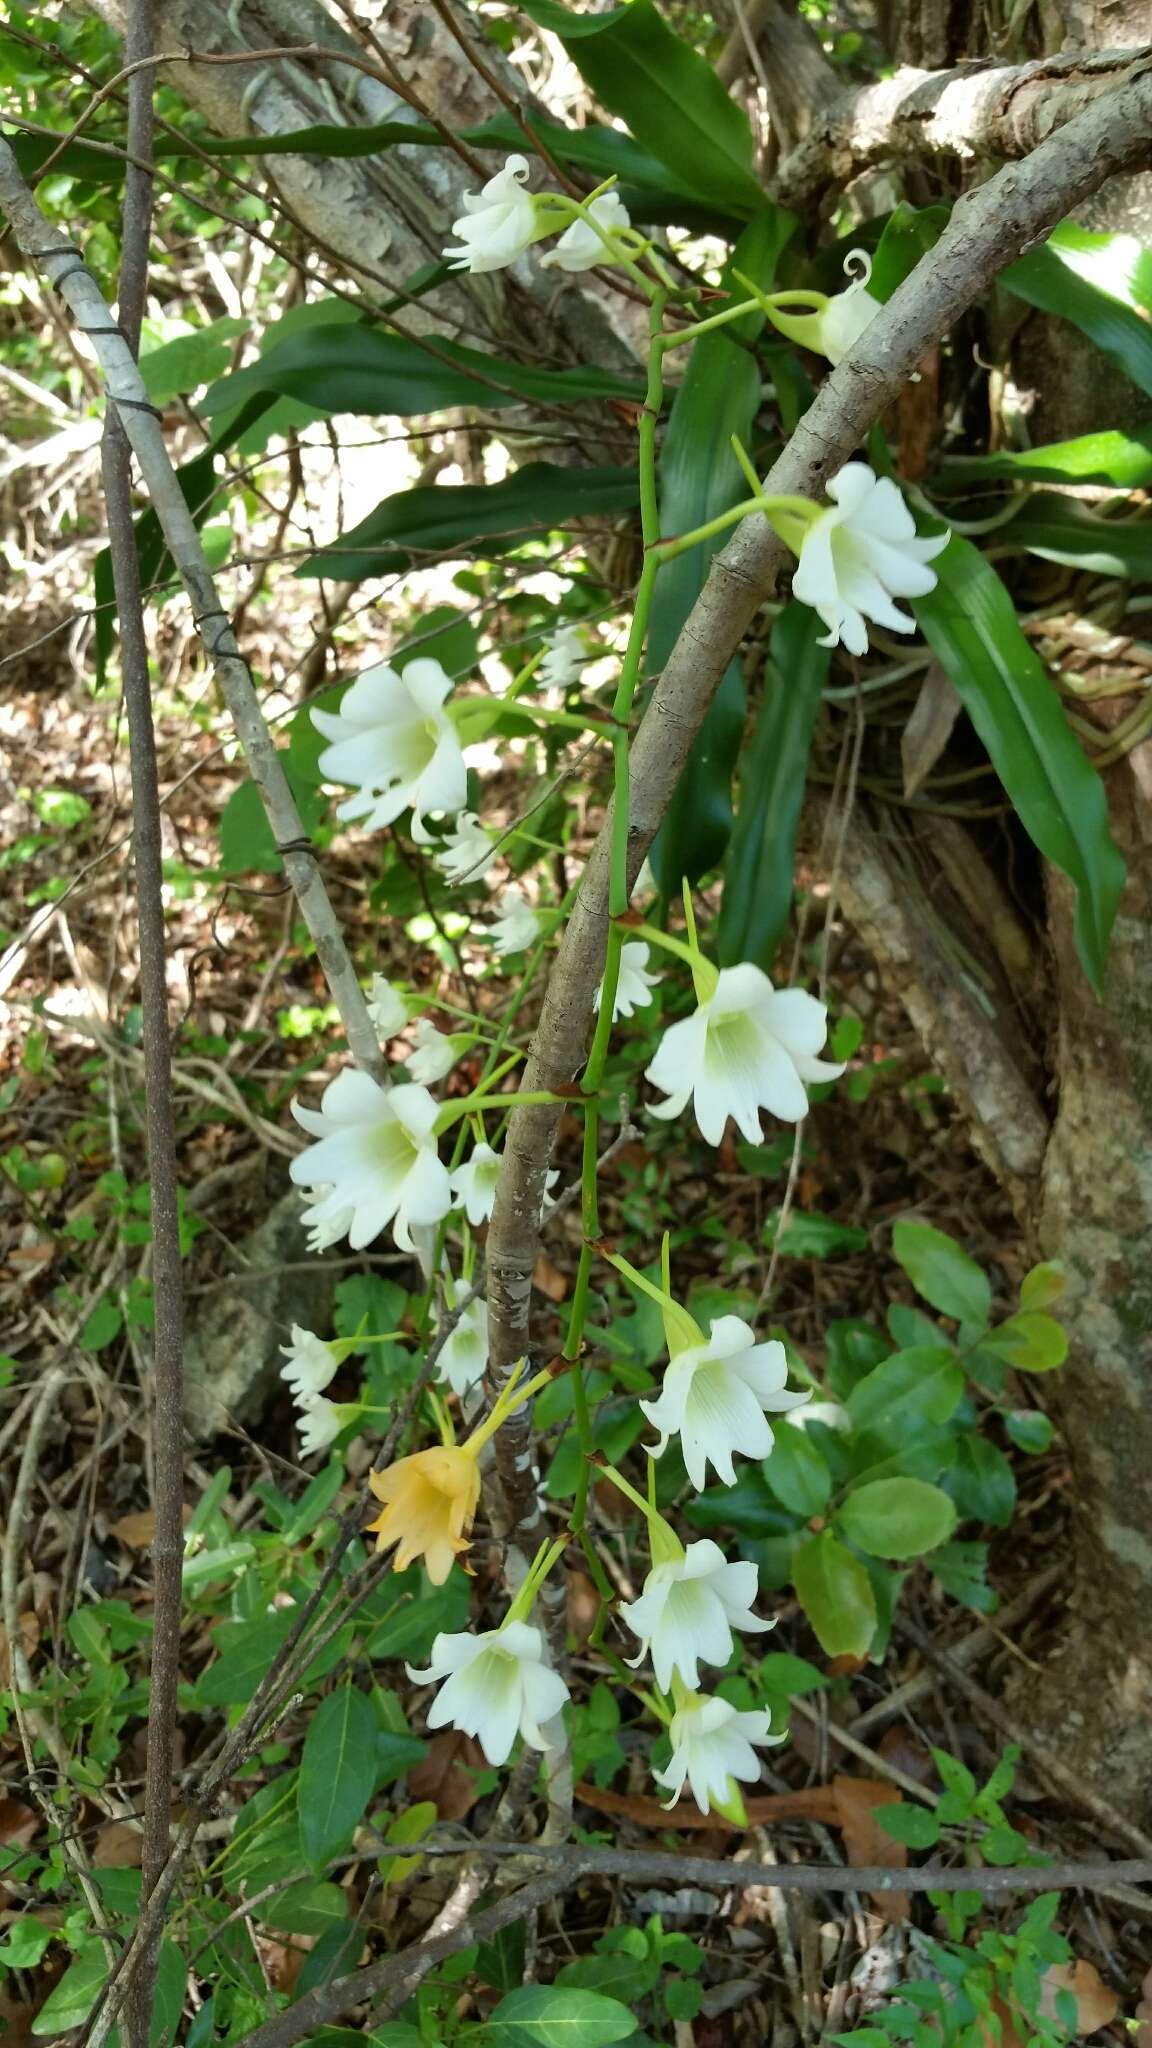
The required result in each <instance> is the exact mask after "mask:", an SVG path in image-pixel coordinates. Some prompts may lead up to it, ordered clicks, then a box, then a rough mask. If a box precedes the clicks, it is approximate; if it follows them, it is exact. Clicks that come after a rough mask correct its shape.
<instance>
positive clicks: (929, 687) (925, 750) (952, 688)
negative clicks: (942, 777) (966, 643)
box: [900, 661, 961, 801]
mask: <svg viewBox="0 0 1152 2048" xmlns="http://www.w3.org/2000/svg"><path fill="white" fill-rule="evenodd" d="M960 711H961V704H960V698H959V696H958V695H957V691H956V685H955V684H954V683H953V681H952V679H951V677H950V676H948V675H947V674H946V673H945V671H944V670H943V669H942V668H941V666H940V664H939V662H937V661H933V662H931V663H930V664H929V666H928V669H927V672H926V674H925V677H924V681H923V682H922V683H921V685H920V694H919V696H918V697H917V699H916V702H915V704H914V705H913V707H912V715H911V717H910V718H909V720H908V723H907V725H906V726H905V727H904V731H903V732H902V734H901V735H900V760H901V764H902V766H903V769H904V797H905V800H906V801H907V799H908V798H909V797H913V796H915V794H916V791H917V790H918V789H919V787H920V785H921V783H922V782H923V781H924V779H925V777H926V776H928V775H930V774H931V773H932V770H933V768H934V767H935V766H936V763H937V761H938V760H939V759H940V756H941V754H942V753H943V752H944V749H945V747H946V746H947V745H948V741H949V739H950V738H951V736H952V728H953V726H954V725H955V723H956V720H957V719H958V718H959V716H960Z"/></svg>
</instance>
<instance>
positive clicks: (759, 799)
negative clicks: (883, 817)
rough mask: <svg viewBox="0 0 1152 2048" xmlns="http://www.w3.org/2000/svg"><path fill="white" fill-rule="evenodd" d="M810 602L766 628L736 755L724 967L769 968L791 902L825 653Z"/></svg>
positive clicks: (721, 944) (788, 609) (722, 931)
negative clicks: (750, 964) (743, 739)
mask: <svg viewBox="0 0 1152 2048" xmlns="http://www.w3.org/2000/svg"><path fill="white" fill-rule="evenodd" d="M821 631H822V624H821V621H820V619H819V618H818V617H817V615H816V613H815V612H814V611H813V610H812V608H811V606H809V605H806V604H788V605H785V607H784V610H783V611H782V612H781V613H780V616H779V618H778V619H777V620H776V623H775V625H774V626H773V628H772V637H771V640H770V641H769V644H768V660H767V663H766V665H765V670H764V695H763V698H762V700H761V704H760V711H759V715H758V717H757V720H756V730H755V732H754V733H753V736H752V740H751V744H750V745H749V746H747V747H746V748H745V749H744V750H743V752H742V755H741V769H740V808H739V811H738V813H737V816H736V824H735V826H734V828H733V832H732V844H731V846H730V847H729V850H728V858H727V860H726V861H725V863H724V895H723V899H722V902H721V906H720V923H719V928H718V936H717V946H718V951H719V957H720V964H721V966H722V967H731V966H734V965H735V964H736V962H738V961H740V960H752V961H754V962H755V964H756V966H757V967H762V968H764V970H765V972H767V971H768V970H769V969H770V968H771V965H772V961H773V958H774V956H775V953H776V948H777V946H778V945H779V943H780V939H781V936H782V934H783V932H784V930H785V927H786V925H787V923H788V918H789V915H790V913H791V909H792V882H793V870H794V867H795V858H796V827H797V824H798V822H799V818H800V806H801V803H802V802H803V798H804V785H805V780H806V777H807V770H808V749H809V746H810V744H811V740H812V731H813V727H814V726H815V723H816V718H817V714H818V713H819V710H820V697H821V692H822V691H823V688H824V684H825V681H826V679H827V675H828V663H829V661H830V660H831V653H830V650H829V649H828V648H827V647H818V646H817V645H816V640H817V635H818V634H819V633H820V632H821Z"/></svg>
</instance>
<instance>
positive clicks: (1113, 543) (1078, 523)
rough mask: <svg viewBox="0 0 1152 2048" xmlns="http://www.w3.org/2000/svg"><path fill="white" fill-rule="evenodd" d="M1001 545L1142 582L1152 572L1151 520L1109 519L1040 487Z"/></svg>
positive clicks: (1049, 559)
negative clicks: (1041, 489)
mask: <svg viewBox="0 0 1152 2048" xmlns="http://www.w3.org/2000/svg"><path fill="white" fill-rule="evenodd" d="M1001 544H1002V546H1004V547H1005V548H1010V549H1013V550H1022V551H1024V552H1026V553H1028V554H1030V555H1040V556H1041V557H1042V558H1043V560H1045V561H1047V562H1066V563H1067V564H1068V565H1069V567H1070V568H1073V569H1092V570H1094V571H1095V572H1096V573H1097V574H1098V575H1101V576H1124V577H1129V578H1131V579H1133V580H1138V581H1141V582H1146V581H1147V580H1148V578H1149V576H1152V524H1150V523H1149V521H1148V520H1147V519H1139V518H1136V519H1112V518H1104V517H1102V516H1101V514H1100V513H1099V512H1094V511H1093V510H1092V508H1091V506H1090V505H1083V504H1081V503H1080V502H1079V500H1077V499H1075V498H1063V497H1061V496H1060V495H1059V494H1058V492H1056V491H1037V492H1035V493H1034V495H1033V496H1032V497H1030V498H1028V499H1027V500H1026V502H1025V503H1024V504H1023V505H1022V506H1021V508H1020V510H1019V512H1018V513H1017V514H1016V516H1015V518H1014V519H1013V520H1012V521H1011V522H1010V523H1009V524H1008V525H1007V526H1005V527H1004V529H1003V532H1002V535H1001Z"/></svg>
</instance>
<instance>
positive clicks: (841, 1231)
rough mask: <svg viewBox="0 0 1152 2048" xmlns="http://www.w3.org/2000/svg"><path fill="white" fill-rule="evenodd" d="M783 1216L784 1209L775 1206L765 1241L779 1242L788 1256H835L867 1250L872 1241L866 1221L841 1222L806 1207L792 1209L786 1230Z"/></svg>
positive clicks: (766, 1229)
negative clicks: (782, 1226)
mask: <svg viewBox="0 0 1152 2048" xmlns="http://www.w3.org/2000/svg"><path fill="white" fill-rule="evenodd" d="M780 1219H781V1211H780V1210H779V1209H775V1210H773V1212H772V1214H771V1215H770V1216H769V1218H768V1220H767V1222H766V1223H765V1225H764V1242H765V1244H767V1245H775V1244H777V1243H778V1244H779V1246H780V1250H781V1253H782V1254H783V1256H784V1257H785V1258H789V1259H832V1258H836V1257H838V1256H842V1255H845V1254H851V1253H852V1252H862V1251H866V1250H867V1248H868V1246H869V1244H870V1243H871V1237H870V1234H869V1232H868V1231H867V1230H865V1229H864V1228H863V1227H862V1225H860V1224H858V1223H841V1222H839V1221H838V1219H837V1218H836V1217H835V1216H821V1215H819V1214H818V1213H816V1214H812V1215H809V1214H806V1213H805V1211H804V1210H803V1209H790V1210H789V1212H788V1219H787V1221H786V1223H785V1225H784V1228H783V1230H782V1231H780V1229H779V1226H780ZM778 1231H779V1236H777V1232H778Z"/></svg>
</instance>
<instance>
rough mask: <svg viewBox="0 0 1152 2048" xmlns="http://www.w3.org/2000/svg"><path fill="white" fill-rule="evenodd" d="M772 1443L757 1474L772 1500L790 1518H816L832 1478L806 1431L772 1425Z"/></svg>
mask: <svg viewBox="0 0 1152 2048" xmlns="http://www.w3.org/2000/svg"><path fill="white" fill-rule="evenodd" d="M772 1434H773V1437H774V1439H775V1441H774V1443H773V1445H772V1449H771V1451H770V1453H769V1455H768V1456H767V1457H766V1458H765V1460H764V1462H763V1465H762V1466H761V1470H762V1472H763V1474H764V1477H765V1479H766V1480H767V1481H768V1484H769V1486H770V1487H771V1489H772V1492H773V1493H774V1494H775V1495H776V1498H777V1499H778V1500H780V1501H782V1502H783V1504H784V1506H785V1507H786V1508H791V1510H792V1512H793V1514H796V1515H803V1516H804V1519H805V1520H806V1521H807V1519H808V1518H809V1516H811V1515H818V1514H820V1513H821V1511H822V1510H823V1509H824V1508H825V1507H826V1506H827V1504H828V1500H829V1498H830V1496H831V1493H832V1474H831V1472H830V1471H829V1470H828V1467H827V1465H826V1463H825V1461H824V1459H823V1458H822V1457H821V1455H820V1453H819V1451H818V1450H817V1448H816V1445H815V1444H814V1443H813V1441H812V1439H811V1437H810V1436H809V1435H808V1433H807V1431H806V1430H803V1429H797V1427H796V1425H795V1423H791V1422H775V1423H774V1424H773V1429H772Z"/></svg>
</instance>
